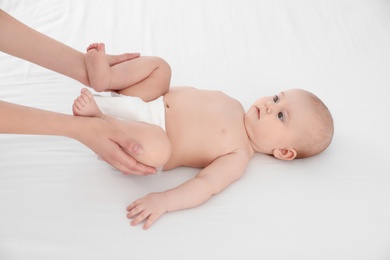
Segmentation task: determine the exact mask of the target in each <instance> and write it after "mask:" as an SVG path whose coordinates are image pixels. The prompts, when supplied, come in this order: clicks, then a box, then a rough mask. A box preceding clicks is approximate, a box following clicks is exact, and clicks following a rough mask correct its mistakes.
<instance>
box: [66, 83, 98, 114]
mask: <svg viewBox="0 0 390 260" xmlns="http://www.w3.org/2000/svg"><path fill="white" fill-rule="evenodd" d="M72 108H73V114H74V115H75V116H88V117H102V116H103V113H102V111H101V110H100V109H99V107H98V106H97V104H96V101H95V99H94V98H93V95H92V93H91V92H90V91H89V90H88V89H86V88H83V89H82V90H81V94H80V96H78V97H77V99H76V100H75V101H74V103H73V107H72Z"/></svg>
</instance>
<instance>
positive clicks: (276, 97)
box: [273, 95, 279, 103]
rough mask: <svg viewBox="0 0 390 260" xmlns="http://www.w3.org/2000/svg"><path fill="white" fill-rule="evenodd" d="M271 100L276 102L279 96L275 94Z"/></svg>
mask: <svg viewBox="0 0 390 260" xmlns="http://www.w3.org/2000/svg"><path fill="white" fill-rule="evenodd" d="M273 100H274V102H275V103H276V102H278V100H279V97H278V96H277V95H275V96H274V97H273Z"/></svg>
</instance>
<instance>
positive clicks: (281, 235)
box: [0, 0, 390, 260]
mask: <svg viewBox="0 0 390 260" xmlns="http://www.w3.org/2000/svg"><path fill="white" fill-rule="evenodd" d="M0 8H2V9H4V10H5V11H7V12H9V13H10V14H11V15H13V16H14V17H16V18H18V19H19V20H21V21H22V22H24V23H26V24H28V25H29V26H31V27H33V28H35V29H37V30H39V31H41V32H43V33H45V34H47V35H49V36H51V37H53V38H55V39H57V40H59V41H62V42H64V43H66V44H68V45H70V46H72V47H74V48H76V49H79V50H84V49H85V47H86V46H87V45H88V44H89V43H91V42H95V41H98V42H105V43H106V46H107V51H108V52H109V53H121V52H127V51H137V52H141V53H142V54H143V55H157V56H161V57H163V58H165V59H166V60H167V61H168V62H169V63H170V64H171V67H172V70H173V76H172V85H190V86H195V87H198V88H205V89H220V90H222V91H224V92H226V93H227V94H229V95H231V96H233V97H236V98H237V99H238V100H240V101H241V102H242V103H243V104H244V107H245V108H248V107H249V105H250V104H251V103H252V102H253V101H255V99H256V97H259V96H262V95H269V94H271V95H272V94H275V93H278V92H279V91H281V90H283V89H288V88H305V89H307V90H309V91H312V92H314V93H316V94H317V95H318V96H320V97H321V98H322V99H323V100H324V102H325V103H326V104H327V105H328V107H329V108H330V110H331V111H332V113H333V116H334V121H335V136H334V140H333V143H332V144H331V146H330V147H329V149H328V150H327V151H325V152H324V153H323V154H321V155H319V156H315V157H313V158H309V159H305V160H296V161H292V162H282V161H279V160H276V159H273V158H270V157H268V156H263V155H257V156H256V157H255V158H254V159H253V160H252V162H251V164H250V165H249V167H248V170H247V173H246V174H245V175H244V176H243V177H242V179H241V180H239V181H238V182H236V183H234V184H233V185H231V186H230V187H229V188H228V189H227V190H225V191H224V192H222V193H221V194H219V195H217V196H215V197H213V198H212V199H211V200H210V201H208V202H207V203H205V204H204V205H202V206H200V207H197V208H194V209H190V210H183V211H179V212H173V213H168V214H166V215H164V216H163V217H162V218H161V219H160V220H158V222H156V223H155V225H154V226H153V227H152V228H151V229H150V230H148V231H144V230H142V228H141V226H137V227H130V225H129V221H128V220H127V219H126V217H125V213H126V211H125V208H126V206H127V205H128V204H129V203H131V202H132V201H133V200H134V199H137V198H138V197H141V196H143V195H145V194H147V193H150V192H153V191H161V190H165V189H168V188H171V187H174V186H176V185H178V184H180V183H182V182H183V181H185V180H187V179H189V178H191V177H192V176H193V175H194V174H196V170H195V169H190V168H179V169H175V170H172V171H169V172H165V173H163V174H162V175H160V176H153V177H136V176H124V175H122V174H120V173H118V172H116V171H114V170H112V169H111V168H109V167H108V166H107V165H106V164H104V163H103V162H101V161H98V160H97V159H96V157H95V155H94V154H93V153H92V152H91V151H90V150H88V149H87V148H86V147H84V146H83V145H81V144H80V143H78V142H76V141H74V140H71V139H67V138H63V137H48V136H29V135H24V136H22V135H19V136H17V135H0V259H2V260H8V259H10V260H11V259H12V260H17V259H289V260H295V259H299V260H304V259H310V260H312V259H324V260H325V259H334V260H336V259H340V260H345V259H354V260H359V259H362V260H363V259H364V260H368V259H370V260H387V259H390V163H389V159H388V158H387V155H388V150H389V146H390V141H389V137H388V133H389V132H390V127H389V125H390V124H389V115H388V113H389V112H388V111H389V110H390V105H389V101H388V95H389V93H390V91H389V82H390V1H387V0H382V1H381V0H371V1H368V0H340V1H332V0H331V1H325V0H313V1H305V0H298V1H289V0H278V1H266V0H256V1H255V0H253V1H250V0H244V1H242V0H224V1H222V0H220V1H214V0H213V1H206V0H201V1H197V0H187V1H180V0H169V1H158V0H146V1H141V0H138V1H135V0H133V1H124V0H122V1H96V0H95V1H92V0H84V1H76V0H73V1H64V0H40V1H33V0H29V1H22V0H13V1H1V2H0ZM0 37H5V36H0ZM27 44H29V43H28V42H26V45H27ZM81 87H82V85H81V84H80V83H78V82H75V81H74V80H71V79H69V78H66V77H64V76H61V75H58V74H56V73H54V72H51V71H48V70H46V69H43V68H40V67H38V66H36V65H32V64H29V63H27V62H25V61H22V60H18V59H16V58H14V57H10V56H7V55H5V54H3V53H0V99H1V100H5V101H10V102H14V103H18V104H23V105H29V106H33V107H39V108H43V109H49V110H53V111H58V112H63V113H71V104H72V102H73V99H74V98H75V97H76V96H77V95H78V92H79V90H80V88H81Z"/></svg>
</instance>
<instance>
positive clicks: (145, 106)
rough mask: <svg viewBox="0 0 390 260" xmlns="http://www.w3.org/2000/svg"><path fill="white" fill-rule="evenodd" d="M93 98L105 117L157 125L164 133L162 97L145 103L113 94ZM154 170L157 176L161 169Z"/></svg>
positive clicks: (138, 99) (137, 98) (137, 99)
mask: <svg viewBox="0 0 390 260" xmlns="http://www.w3.org/2000/svg"><path fill="white" fill-rule="evenodd" d="M94 98H95V101H96V103H97V105H98V106H99V108H100V109H101V110H102V112H103V113H104V114H106V115H109V116H112V117H115V118H118V119H121V120H133V121H140V122H145V123H149V124H154V125H158V126H160V127H161V128H162V129H163V130H164V131H165V106H164V98H163V97H162V96H161V97H159V98H157V99H155V100H153V101H150V102H145V101H143V100H142V99H140V98H139V97H130V96H124V95H121V94H118V93H115V92H112V93H111V97H109V96H98V95H95V96H94ZM98 158H99V159H101V158H100V157H98ZM110 166H111V165H110ZM112 168H113V167H112ZM114 169H115V168H114ZM156 170H157V174H160V173H161V171H162V167H160V168H157V169H156Z"/></svg>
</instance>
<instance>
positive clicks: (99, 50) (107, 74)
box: [85, 43, 112, 92]
mask: <svg viewBox="0 0 390 260" xmlns="http://www.w3.org/2000/svg"><path fill="white" fill-rule="evenodd" d="M85 65H86V67H87V71H88V78H89V82H90V85H91V87H92V88H93V89H94V90H96V91H99V92H100V91H105V90H109V89H110V86H111V78H112V73H111V67H110V65H109V63H108V62H107V60H106V50H105V46H104V43H93V44H91V45H89V46H88V48H87V54H86V55H85Z"/></svg>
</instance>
